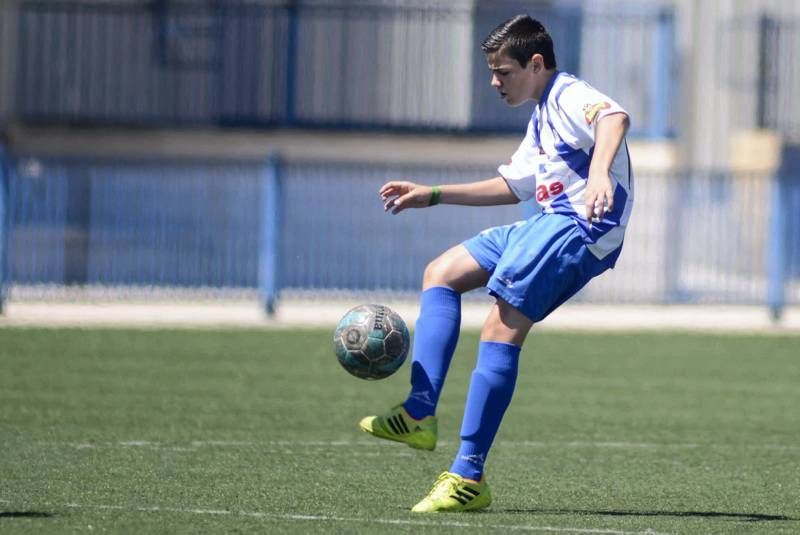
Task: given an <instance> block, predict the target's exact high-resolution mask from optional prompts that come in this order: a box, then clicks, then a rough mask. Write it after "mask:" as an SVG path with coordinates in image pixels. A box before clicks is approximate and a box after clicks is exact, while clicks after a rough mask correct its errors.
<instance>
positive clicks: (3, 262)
mask: <svg viewBox="0 0 800 535" xmlns="http://www.w3.org/2000/svg"><path fill="white" fill-rule="evenodd" d="M8 169H9V160H8V154H7V152H6V148H5V146H4V145H2V144H0V314H3V313H5V309H6V298H7V297H8V279H7V277H8V266H9V263H8V230H9V229H8V225H9V221H8V180H9V173H8Z"/></svg>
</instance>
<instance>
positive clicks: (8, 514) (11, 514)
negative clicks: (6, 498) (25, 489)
mask: <svg viewBox="0 0 800 535" xmlns="http://www.w3.org/2000/svg"><path fill="white" fill-rule="evenodd" d="M52 516H55V515H53V514H52V513H43V512H41V511H0V518H50V517H52Z"/></svg>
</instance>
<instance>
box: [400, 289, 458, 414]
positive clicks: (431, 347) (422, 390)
mask: <svg viewBox="0 0 800 535" xmlns="http://www.w3.org/2000/svg"><path fill="white" fill-rule="evenodd" d="M460 329H461V294H460V293H458V292H456V291H455V290H452V289H450V288H447V287H444V286H434V287H433V288H428V289H427V290H425V291H424V292H422V296H421V298H420V306H419V318H417V324H416V329H415V330H414V351H413V359H412V361H411V392H410V393H409V394H408V399H407V400H406V402H405V403H404V404H403V406H404V407H405V409H406V411H407V412H408V414H410V415H411V417H412V418H416V419H417V420H419V419H422V418H425V417H426V416H430V415H432V414H434V413H435V412H436V405H437V404H438V403H439V394H441V392H442V386H444V379H445V377H446V376H447V368H449V367H450V360H452V358H453V352H454V351H455V350H456V343H457V342H458V334H459V331H460Z"/></svg>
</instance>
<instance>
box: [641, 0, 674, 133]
mask: <svg viewBox="0 0 800 535" xmlns="http://www.w3.org/2000/svg"><path fill="white" fill-rule="evenodd" d="M656 22H657V23H656V32H655V46H654V47H653V50H654V52H655V58H653V63H652V68H653V72H652V76H651V77H650V83H651V85H650V95H651V100H650V110H651V113H652V119H651V122H650V124H649V125H648V126H647V127H646V128H647V134H648V137H658V138H661V137H669V136H670V135H671V134H672V132H671V131H670V120H669V118H670V107H671V105H672V98H673V94H672V92H673V90H674V87H675V84H674V82H673V73H672V69H673V58H674V56H675V43H674V36H675V20H674V17H673V13H672V10H671V9H670V8H664V9H662V10H661V11H659V13H658V18H657V19H656Z"/></svg>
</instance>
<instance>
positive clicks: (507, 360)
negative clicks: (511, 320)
mask: <svg viewBox="0 0 800 535" xmlns="http://www.w3.org/2000/svg"><path fill="white" fill-rule="evenodd" d="M521 351H522V348H521V347H520V346H518V345H514V344H506V343H504V342H484V341H481V343H480V345H479V346H478V364H477V369H484V370H497V369H500V370H508V369H512V368H514V369H515V368H517V366H518V364H519V354H520V352H521Z"/></svg>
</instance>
